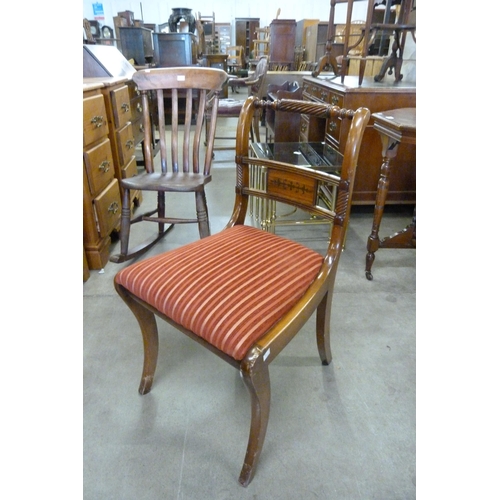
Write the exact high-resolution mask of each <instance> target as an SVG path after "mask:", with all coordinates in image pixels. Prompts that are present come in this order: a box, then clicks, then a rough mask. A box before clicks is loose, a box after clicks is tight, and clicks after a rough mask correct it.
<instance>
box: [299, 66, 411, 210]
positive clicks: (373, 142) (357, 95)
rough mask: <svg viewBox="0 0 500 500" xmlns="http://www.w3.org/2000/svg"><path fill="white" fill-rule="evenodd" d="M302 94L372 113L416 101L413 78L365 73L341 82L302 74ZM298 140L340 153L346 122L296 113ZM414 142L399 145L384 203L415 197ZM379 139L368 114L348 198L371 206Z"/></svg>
mask: <svg viewBox="0 0 500 500" xmlns="http://www.w3.org/2000/svg"><path fill="white" fill-rule="evenodd" d="M302 96H303V99H305V100H310V101H318V102H325V103H328V104H332V105H338V106H340V107H344V108H349V109H357V108H359V107H362V106H363V107H366V108H368V109H369V110H370V111H371V113H375V112H378V111H385V110H388V109H395V108H410V107H415V106H416V85H415V83H412V82H399V83H397V84H394V82H390V81H389V82H375V81H374V79H373V77H365V79H364V81H363V84H362V85H361V86H360V85H359V84H358V78H357V77H355V76H346V77H345V80H344V83H343V84H342V83H340V82H333V81H328V80H324V79H322V78H314V77H311V76H307V77H304V78H303V94H302ZM300 126H301V129H300V133H301V140H302V141H307V142H318V141H323V140H324V141H325V143H326V145H327V146H330V147H331V148H333V149H335V150H336V151H339V152H340V153H343V152H344V148H345V143H346V140H347V134H348V127H349V123H344V124H341V121H340V120H338V119H337V120H333V121H330V120H324V119H319V118H313V117H305V116H302V117H301V125H300ZM414 148H415V146H414V145H410V144H404V145H403V144H402V145H401V146H400V149H399V150H398V157H397V159H396V160H395V161H394V165H393V169H392V171H391V183H390V186H389V193H388V195H387V201H386V203H392V204H403V203H411V204H413V203H415V201H416V174H415V150H414ZM381 157H382V144H381V141H380V136H379V134H378V133H377V132H376V131H375V130H374V129H373V119H372V120H370V123H369V125H368V127H367V128H366V131H365V134H364V137H363V143H362V146H361V151H360V155H359V162H358V170H357V173H356V181H355V183H354V193H353V203H354V204H358V205H371V204H374V203H375V197H376V192H377V185H378V179H379V172H380V158H381Z"/></svg>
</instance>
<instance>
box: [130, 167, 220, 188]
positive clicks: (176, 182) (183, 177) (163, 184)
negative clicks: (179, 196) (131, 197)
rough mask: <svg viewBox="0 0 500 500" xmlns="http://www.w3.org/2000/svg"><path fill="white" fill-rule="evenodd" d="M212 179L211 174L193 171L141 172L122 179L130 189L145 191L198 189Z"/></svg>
mask: <svg viewBox="0 0 500 500" xmlns="http://www.w3.org/2000/svg"><path fill="white" fill-rule="evenodd" d="M211 180H212V176H211V175H203V174H193V173H192V172H167V173H165V174H162V173H152V174H139V175H136V176H134V177H130V178H128V179H123V180H122V185H123V186H126V187H127V188H128V189H131V190H133V189H140V190H143V191H173V192H179V191H185V192H190V191H197V190H198V189H199V188H200V187H202V186H205V185H206V184H208V183H209V182H210V181H211Z"/></svg>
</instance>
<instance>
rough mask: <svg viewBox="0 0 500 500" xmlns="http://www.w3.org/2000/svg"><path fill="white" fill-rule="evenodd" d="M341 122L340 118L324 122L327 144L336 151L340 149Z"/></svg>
mask: <svg viewBox="0 0 500 500" xmlns="http://www.w3.org/2000/svg"><path fill="white" fill-rule="evenodd" d="M341 125H342V122H341V120H340V118H334V119H332V120H327V121H326V135H325V138H326V140H327V141H328V142H331V144H333V146H334V147H335V148H336V149H337V150H338V149H339V147H340V128H341Z"/></svg>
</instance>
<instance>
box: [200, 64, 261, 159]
mask: <svg viewBox="0 0 500 500" xmlns="http://www.w3.org/2000/svg"><path fill="white" fill-rule="evenodd" d="M267 64H268V63H267V57H261V58H260V59H259V62H258V63H257V66H256V68H255V71H254V72H253V73H252V74H251V75H249V76H248V77H245V78H230V79H229V80H228V85H229V86H230V87H233V92H234V89H235V88H244V89H245V91H246V92H247V95H246V96H245V97H244V98H242V99H232V98H227V99H220V100H219V110H218V113H217V116H218V117H219V118H238V117H239V116H240V113H241V110H242V108H243V104H244V103H245V99H246V97H247V96H249V95H250V96H255V97H261V96H262V89H263V84H264V79H265V77H266V74H267V67H268V66H267ZM208 111H210V110H208ZM260 116H261V115H260V110H257V112H256V114H255V118H254V123H253V126H252V128H251V130H250V137H251V139H252V140H255V141H256V142H260V131H259V122H260ZM210 120H211V118H210V112H209V113H208V114H207V121H206V134H207V140H208V130H209V129H208V127H209V124H210ZM215 139H216V140H217V139H232V140H234V139H235V136H231V137H228V136H222V135H216V136H215ZM213 149H214V151H216V150H224V149H234V145H231V146H222V145H221V146H219V145H217V144H214V147H213Z"/></svg>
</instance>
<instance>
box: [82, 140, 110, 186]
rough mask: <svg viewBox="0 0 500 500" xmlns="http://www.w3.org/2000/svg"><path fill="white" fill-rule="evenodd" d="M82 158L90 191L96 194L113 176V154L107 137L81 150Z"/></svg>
mask: <svg viewBox="0 0 500 500" xmlns="http://www.w3.org/2000/svg"><path fill="white" fill-rule="evenodd" d="M83 159H84V162H85V168H86V170H87V178H88V180H89V186H90V193H91V195H92V196H96V195H97V194H98V193H100V192H101V191H102V190H103V189H104V188H105V187H106V186H107V185H108V184H109V183H110V182H111V180H112V179H113V178H114V176H115V169H114V165H113V154H112V153H111V143H110V141H109V139H106V140H105V141H103V142H101V143H99V144H98V145H97V146H94V147H93V148H91V149H88V150H84V151H83Z"/></svg>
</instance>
